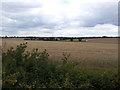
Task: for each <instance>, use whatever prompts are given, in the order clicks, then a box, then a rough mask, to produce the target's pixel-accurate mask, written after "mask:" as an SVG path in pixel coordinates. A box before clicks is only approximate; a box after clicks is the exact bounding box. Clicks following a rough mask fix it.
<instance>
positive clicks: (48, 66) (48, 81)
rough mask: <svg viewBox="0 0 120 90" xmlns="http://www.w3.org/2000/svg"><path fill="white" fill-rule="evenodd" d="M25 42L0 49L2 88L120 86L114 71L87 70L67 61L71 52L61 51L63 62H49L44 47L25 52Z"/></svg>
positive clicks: (102, 89) (107, 88) (93, 89)
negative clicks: (7, 48)
mask: <svg viewBox="0 0 120 90" xmlns="http://www.w3.org/2000/svg"><path fill="white" fill-rule="evenodd" d="M26 48H27V43H23V44H20V45H18V46H17V48H16V49H14V48H12V47H11V48H10V49H9V50H8V51H7V52H4V51H3V52H2V63H3V64H2V65H3V70H2V72H3V73H2V75H3V76H2V77H3V79H2V80H3V88H80V89H88V90H89V89H91V90H99V89H100V90H113V89H118V88H119V80H118V74H117V70H113V69H112V70H108V69H89V68H85V67H78V66H77V64H71V63H68V57H69V56H70V54H66V53H63V58H62V59H61V60H62V61H63V63H62V64H55V63H52V62H50V60H49V54H48V53H47V50H44V51H43V52H39V50H38V49H33V51H32V52H28V51H26Z"/></svg>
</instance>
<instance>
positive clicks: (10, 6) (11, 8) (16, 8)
mask: <svg viewBox="0 0 120 90" xmlns="http://www.w3.org/2000/svg"><path fill="white" fill-rule="evenodd" d="M41 6H42V5H41V4H39V3H32V4H31V3H22V2H2V10H3V11H6V12H12V13H18V12H25V11H28V10H30V9H32V8H37V7H41Z"/></svg>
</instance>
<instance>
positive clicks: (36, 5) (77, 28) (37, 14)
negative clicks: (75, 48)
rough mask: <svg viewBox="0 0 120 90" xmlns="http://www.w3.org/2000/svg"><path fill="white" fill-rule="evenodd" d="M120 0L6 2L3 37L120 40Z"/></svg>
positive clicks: (0, 28) (8, 0)
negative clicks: (119, 3)
mask: <svg viewBox="0 0 120 90" xmlns="http://www.w3.org/2000/svg"><path fill="white" fill-rule="evenodd" d="M118 1H119V0H2V3H1V4H2V7H1V6H0V8H1V9H0V13H1V14H0V15H1V16H2V17H1V18H0V21H2V23H1V24H0V31H2V34H1V35H0V36H6V35H7V36H40V37H43V36H45V37H46V36H53V37H58V36H60V37H61V36H72V37H82V36H117V35H118V25H117V24H118V20H117V19H118Z"/></svg>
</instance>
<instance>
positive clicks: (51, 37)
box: [0, 36, 120, 39]
mask: <svg viewBox="0 0 120 90" xmlns="http://www.w3.org/2000/svg"><path fill="white" fill-rule="evenodd" d="M0 38H39V39H43V38H50V39H54V38H59V39H89V38H120V37H118V36H116V37H112V36H111V37H110V36H101V37H35V36H23V37H19V36H2V37H1V36H0Z"/></svg>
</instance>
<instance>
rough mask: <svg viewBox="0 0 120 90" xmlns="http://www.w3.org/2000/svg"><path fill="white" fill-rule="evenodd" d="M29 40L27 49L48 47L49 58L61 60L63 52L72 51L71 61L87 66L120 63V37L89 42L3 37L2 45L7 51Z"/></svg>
mask: <svg viewBox="0 0 120 90" xmlns="http://www.w3.org/2000/svg"><path fill="white" fill-rule="evenodd" d="M24 42H28V45H27V46H28V47H27V51H31V50H32V49H33V48H38V49H39V51H40V52H41V51H43V50H44V49H47V52H48V53H49V55H50V56H49V58H50V59H51V60H54V61H56V62H60V61H61V58H62V57H63V56H62V53H63V52H66V53H70V57H69V59H68V60H69V62H78V63H79V64H80V65H81V66H86V67H107V68H116V67H117V64H118V39H117V38H106V39H105V38H99V39H88V41H87V42H65V41H63V42H62V41H34V40H24V39H22V38H12V39H11V38H5V39H2V47H3V50H4V51H7V50H8V49H9V48H10V47H14V48H15V47H16V46H17V45H19V44H20V43H24Z"/></svg>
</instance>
